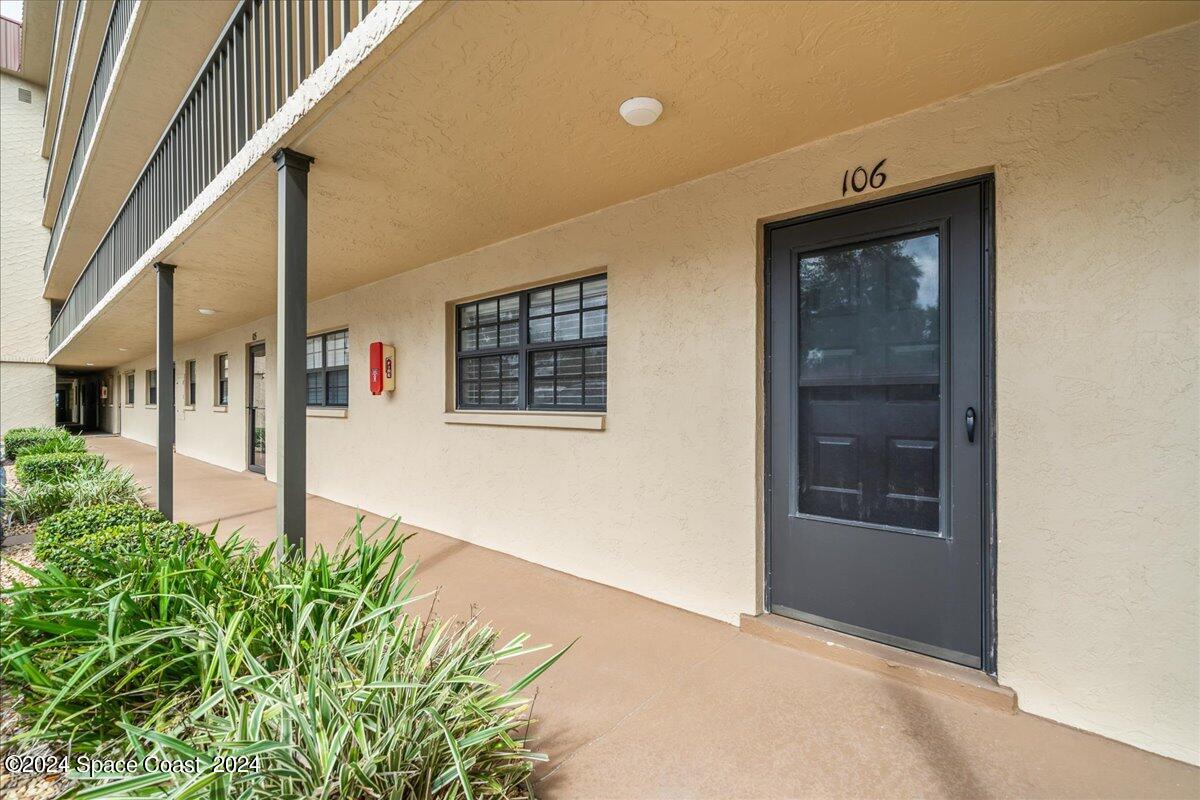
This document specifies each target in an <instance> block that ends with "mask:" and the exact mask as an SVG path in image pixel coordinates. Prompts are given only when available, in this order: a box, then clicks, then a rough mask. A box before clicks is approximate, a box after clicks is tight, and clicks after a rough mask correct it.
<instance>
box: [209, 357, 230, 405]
mask: <svg viewBox="0 0 1200 800" xmlns="http://www.w3.org/2000/svg"><path fill="white" fill-rule="evenodd" d="M222 384H223V385H222ZM213 407H214V408H228V407H229V353H217V354H216V355H214V356H213Z"/></svg>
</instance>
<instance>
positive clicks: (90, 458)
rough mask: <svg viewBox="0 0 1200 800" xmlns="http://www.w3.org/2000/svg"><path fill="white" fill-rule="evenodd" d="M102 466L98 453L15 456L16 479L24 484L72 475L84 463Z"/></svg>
mask: <svg viewBox="0 0 1200 800" xmlns="http://www.w3.org/2000/svg"><path fill="white" fill-rule="evenodd" d="M89 464H94V465H96V466H98V467H103V466H104V456H102V455H100V454H99V453H41V454H30V455H21V456H20V457H18V458H17V479H18V480H20V481H21V483H22V485H24V486H31V485H33V484H35V483H52V482H55V481H60V480H63V479H64V478H67V477H69V476H71V475H74V474H75V473H76V472H78V471H79V470H80V469H81V468H82V467H84V466H85V465H89Z"/></svg>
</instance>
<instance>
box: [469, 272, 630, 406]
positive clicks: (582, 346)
mask: <svg viewBox="0 0 1200 800" xmlns="http://www.w3.org/2000/svg"><path fill="white" fill-rule="evenodd" d="M599 278H603V279H604V281H605V288H604V305H602V306H594V307H593V308H590V309H589V308H585V307H584V305H583V284H585V283H587V282H589V281H594V280H597V279H599ZM571 284H579V287H580V296H579V309H578V312H577V313H579V315H580V323H579V325H580V330H579V334H580V338H578V339H569V340H566V341H561V342H556V341H553V340H552V341H549V342H532V341H530V339H529V321H530V319H531V318H532V315H531V314H530V298H531V296H532V295H533V294H534V293H536V292H544V291H547V290H549V291H550V292H551V310H550V313H549V314H548V315H545V314H540V315H538V316H537V318H538V319H542V318H548V319H550V320H551V323H550V324H551V330H552V331H553V325H554V323H553V320H554V317H555V314H554V310H553V308H554V306H553V296H554V295H553V292H554V290H555V289H557V288H559V287H562V286H569V285H571ZM609 288H610V287H609V285H608V272H607V271H605V272H597V273H593V274H590V275H582V276H579V277H574V278H567V279H566V280H560V281H555V282H553V283H546V284H539V285H536V286H530V287H528V288H525V289H519V290H517V291H513V292H503V293H501V294H495V295H488V296H485V297H479V298H476V299H474V300H467V301H464V302H461V303H455V304H454V313H453V320H452V324H453V326H454V331H453V339H454V409H455V410H456V411H468V412H470V411H507V412H514V411H533V412H538V413H566V414H572V413H593V414H595V413H605V412H607V411H608V365H607V358H608V310H609ZM510 297H516V298H517V308H518V311H517V344H516V345H515V346H510V347H494V348H487V349H480V348H479V347H478V340H476V348H475V349H474V350H468V351H466V352H464V351H463V349H462V334H463V331H464V330H475V331H478V330H479V327H480V325H479V321H478V317H476V321H475V325H474V326H473V327H467V328H464V327H463V326H462V313H463V309H464V308H466V307H468V306H474V305H476V304H478V303H483V302H490V301H493V300H494V301H496V302H497V304H498V303H499V302H500V301H501V300H506V299H508V298H510ZM599 309H603V310H604V312H605V314H604V316H605V325H604V335H603V336H592V337H588V338H584V337H583V312H584V311H587V310H599ZM497 324H499V321H497ZM498 338H499V337H498V336H497V339H498ZM551 339H553V332H552V333H551ZM590 347H603V348H604V349H605V369H604V402H603V403H598V404H597V403H593V404H590V405H589V404H587V402H586V401H587V391H586V385H587V381H586V359H587V352H586V351H587V349H588V348H590ZM560 350H580V351H581V356H580V357H581V359H582V362H581V364H580V374H579V379H580V404H579V405H577V406H566V405H561V404H553V405H546V404H544V403H543V404H539V403H537V402H536V401H535V400H534V393H533V379H534V375H533V360H534V354H535V353H542V352H558V351H560ZM506 355H516V356H517V404H516V406H512V405H505V404H504V403H503V399H504V395H503V388H501V394H500V401H501V402H500V403H497V404H492V403H487V404H485V403H482V402H480V403H478V404H470V405H468V404H464V402H463V383H464V379H463V361H464V360H466V359H477V358H489V357H492V356H506ZM501 369H503V365H502V366H501ZM499 380H500V382H501V384H502V383H503V378H501V379H499ZM482 382H483V381H482V380H481V381H479V383H481V384H482Z"/></svg>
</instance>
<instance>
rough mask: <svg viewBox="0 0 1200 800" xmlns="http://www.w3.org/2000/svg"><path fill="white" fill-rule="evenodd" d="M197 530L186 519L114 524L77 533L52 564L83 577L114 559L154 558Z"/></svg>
mask: <svg viewBox="0 0 1200 800" xmlns="http://www.w3.org/2000/svg"><path fill="white" fill-rule="evenodd" d="M200 535H201V533H200V530H199V529H198V528H195V527H193V526H191V525H188V524H187V523H186V522H155V523H149V524H146V523H136V524H133V525H114V526H113V527H111V528H105V529H104V530H102V531H96V532H95V533H89V534H86V535H84V536H81V537H79V538H78V539H76V540H75V541H73V542H72V543H71V544H70V545H67V546H66V547H64V548H63V551H62V552H60V553H59V554H58V555H57V557H56V559H57V560H56V561H55V562H54V563H55V565H56V566H57V567H58V568H59V569H61V570H62V571H63V572H65V573H66V574H68V575H73V576H76V577H83V576H86V575H94V574H96V573H97V572H101V573H103V572H105V571H106V570H107V564H109V563H110V562H112V561H113V560H114V559H119V558H127V557H128V556H130V555H132V554H139V555H140V556H141V557H142V558H145V559H151V558H157V557H159V556H161V555H163V554H166V553H169V552H170V551H171V550H173V549H177V548H179V547H181V546H182V545H183V544H184V542H185V540H187V539H189V538H192V537H195V536H200Z"/></svg>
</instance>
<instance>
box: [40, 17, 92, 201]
mask: <svg viewBox="0 0 1200 800" xmlns="http://www.w3.org/2000/svg"><path fill="white" fill-rule="evenodd" d="M70 1H71V0H64V2H70ZM58 9H59V11H60V12H61V11H62V3H59V6H58ZM56 20H57V17H56ZM82 26H83V9H81V8H78V7H76V9H75V21H74V22H73V23H71V43H70V44H69V45H67V64H66V68H65V69H64V70H63V78H62V81H63V86H62V95H63V96H62V97H61V98H60V99H59V101H58V121H57V122H56V123H55V126H54V130H55V131H56V132H61V131H62V125H63V119H64V118H65V117H66V115H67V89H68V87H69V85H70V81H71V77H72V76H71V73H72V70H74V69H75V52H76V47H77V46H78V44H79V29H80V27H82ZM57 30H58V25H57V23H56V24H55V31H56V32H57ZM54 57H55V58H57V57H58V47H57V45H56V46H55V49H54ZM47 108H49V106H47ZM60 138H61V136H60V135H58V134H57V133H56V135H55V137H54V143H53V144H52V145H51V146H50V164H51V165H53V164H54V159H55V158H57V157H58V142H59V139H60ZM53 171H54V170H53V169H47V170H46V177H45V178H44V179H43V181H42V199H45V197H46V193H47V192H48V191H49V189H50V173H52V172H53Z"/></svg>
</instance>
